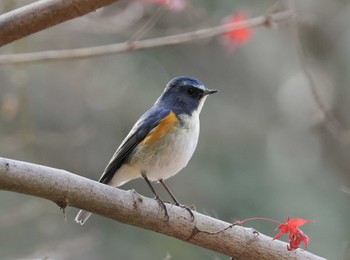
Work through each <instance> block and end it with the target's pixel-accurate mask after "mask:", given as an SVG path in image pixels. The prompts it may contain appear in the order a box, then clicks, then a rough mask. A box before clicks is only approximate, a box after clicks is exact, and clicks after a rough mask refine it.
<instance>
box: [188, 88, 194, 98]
mask: <svg viewBox="0 0 350 260" xmlns="http://www.w3.org/2000/svg"><path fill="white" fill-rule="evenodd" d="M195 92H196V91H195V90H194V88H188V89H187V94H188V95H190V96H193V95H194V93H195Z"/></svg>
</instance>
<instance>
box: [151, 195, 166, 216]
mask: <svg viewBox="0 0 350 260" xmlns="http://www.w3.org/2000/svg"><path fill="white" fill-rule="evenodd" d="M154 199H155V200H156V201H157V202H158V204H159V206H160V207H161V208H162V209H163V210H164V215H165V218H166V221H167V222H168V221H169V215H168V210H167V209H166V206H165V203H164V201H162V200H161V199H160V198H159V196H156V197H155V198H154Z"/></svg>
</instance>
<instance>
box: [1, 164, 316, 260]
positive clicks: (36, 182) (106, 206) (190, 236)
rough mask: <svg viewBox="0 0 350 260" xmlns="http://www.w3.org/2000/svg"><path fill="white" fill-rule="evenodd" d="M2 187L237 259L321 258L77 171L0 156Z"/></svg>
mask: <svg viewBox="0 0 350 260" xmlns="http://www.w3.org/2000/svg"><path fill="white" fill-rule="evenodd" d="M0 190H7V191H13V192H18V193H23V194H27V195H33V196H37V197H40V198H44V199H47V200H51V201H53V202H55V203H56V204H57V205H59V206H60V207H62V208H65V207H66V206H71V207H77V208H81V209H85V210H88V211H91V212H94V213H96V214H99V215H101V216H104V217H108V218H111V219H114V220H117V221H119V222H122V223H125V224H129V225H134V226H137V227H141V228H145V229H148V230H152V231H155V232H159V233H162V234H165V235H168V236H171V237H174V238H177V239H181V240H183V241H186V242H188V243H191V244H195V245H198V246H200V247H204V248H207V249H211V250H214V251H216V252H219V253H222V254H225V255H228V256H232V257H233V258H235V259H236V258H237V259H269V260H271V259H323V258H321V257H319V256H316V255H313V254H311V253H309V252H306V251H303V250H301V249H299V250H296V251H287V244H286V243H284V242H282V241H272V238H271V237H268V236H265V235H263V234H259V233H258V232H256V231H255V230H254V229H251V228H245V227H241V226H232V225H231V224H230V223H227V222H224V221H221V220H218V219H214V218H212V217H209V216H206V215H203V214H200V213H197V212H194V216H195V220H194V221H191V217H190V215H189V214H188V212H187V211H186V210H184V209H182V208H180V207H176V206H173V205H168V204H167V209H168V213H169V216H170V218H169V221H168V222H166V221H165V220H164V212H163V211H162V210H161V208H160V207H159V205H158V203H157V202H156V201H155V200H153V199H150V198H146V197H143V196H141V195H139V194H137V193H136V192H135V191H124V190H120V189H117V188H113V187H110V186H107V185H104V184H101V183H98V182H95V181H92V180H89V179H86V178H83V177H81V176H78V175H75V174H73V173H70V172H67V171H64V170H59V169H54V168H50V167H45V166H41V165H36V164H31V163H26V162H20V161H15V160H10V159H5V158H0Z"/></svg>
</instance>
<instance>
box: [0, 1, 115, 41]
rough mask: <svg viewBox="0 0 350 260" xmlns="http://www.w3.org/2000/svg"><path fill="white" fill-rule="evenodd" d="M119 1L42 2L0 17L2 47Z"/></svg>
mask: <svg viewBox="0 0 350 260" xmlns="http://www.w3.org/2000/svg"><path fill="white" fill-rule="evenodd" d="M117 1H118V0H99V1H96V0H40V1H37V2H35V3H32V4H29V5H26V6H23V7H21V8H18V9H15V10H13V11H10V12H8V13H5V14H3V15H1V16H0V47H1V46H3V45H5V44H8V43H10V42H13V41H15V40H18V39H21V38H23V37H25V36H28V35H30V34H33V33H35V32H38V31H41V30H44V29H46V28H49V27H52V26H54V25H56V24H59V23H62V22H64V21H67V20H70V19H73V18H76V17H79V16H83V15H85V14H87V13H90V12H93V11H95V10H96V9H98V8H101V7H103V6H106V5H109V4H112V3H114V2H117Z"/></svg>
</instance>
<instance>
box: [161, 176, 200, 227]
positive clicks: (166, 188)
mask: <svg viewBox="0 0 350 260" xmlns="http://www.w3.org/2000/svg"><path fill="white" fill-rule="evenodd" d="M158 181H159V182H160V184H162V186H163V187H164V189H165V190H166V191H167V192H168V194H169V195H170V197H171V199H172V200H173V201H174V203H175V205H176V206H178V207H181V208H184V209H186V210H187V211H188V213H190V215H191V219H192V221H193V220H194V215H193V212H192V210H191V209H190V207H188V206H186V205H182V204H180V203H179V201H178V200H177V199H176V198H175V196H174V195H173V194H172V192H171V191H170V190H169V188H168V187H167V186H166V185H165V183H164V181H163V180H162V179H159V180H158Z"/></svg>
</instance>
